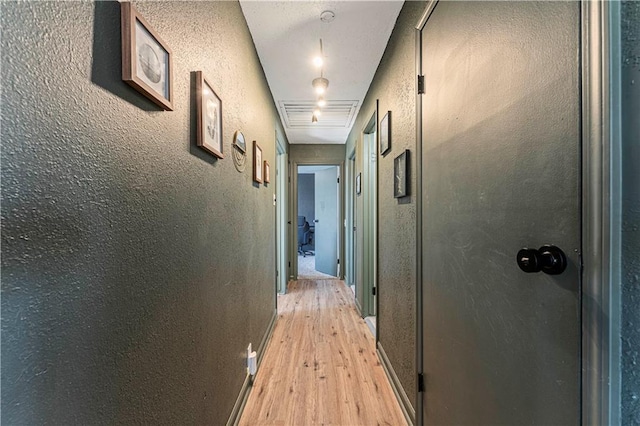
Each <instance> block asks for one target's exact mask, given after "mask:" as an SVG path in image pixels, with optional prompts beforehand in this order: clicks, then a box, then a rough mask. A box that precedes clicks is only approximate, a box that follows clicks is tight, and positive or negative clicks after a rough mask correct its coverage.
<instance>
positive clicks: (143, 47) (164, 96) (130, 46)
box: [120, 2, 173, 111]
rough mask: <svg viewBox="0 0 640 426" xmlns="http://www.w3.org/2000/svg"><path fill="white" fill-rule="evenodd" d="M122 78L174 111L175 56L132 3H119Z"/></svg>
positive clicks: (162, 105)
mask: <svg viewBox="0 0 640 426" xmlns="http://www.w3.org/2000/svg"><path fill="white" fill-rule="evenodd" d="M120 22H121V31H122V80H124V81H125V82H127V83H128V84H129V85H130V86H132V87H133V88H135V89H136V90H137V91H138V92H140V93H142V94H143V95H144V96H146V97H147V98H149V99H150V100H151V101H152V102H154V103H155V104H156V105H158V106H159V107H160V108H162V109H164V110H166V111H173V57H172V54H171V49H169V46H167V44H166V43H165V42H164V41H163V40H162V38H160V35H159V34H158V33H157V32H156V31H155V30H154V29H153V27H151V25H149V23H148V22H147V21H146V20H145V19H144V18H143V17H142V15H140V13H138V11H137V10H136V9H135V8H134V7H133V5H132V4H131V3H129V2H123V3H120Z"/></svg>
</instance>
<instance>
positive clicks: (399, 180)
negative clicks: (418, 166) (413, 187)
mask: <svg viewBox="0 0 640 426" xmlns="http://www.w3.org/2000/svg"><path fill="white" fill-rule="evenodd" d="M407 195H409V150H408V149H405V150H404V152H403V153H402V154H400V155H398V156H397V157H396V158H395V159H394V160H393V196H394V197H395V198H402V197H406V196H407Z"/></svg>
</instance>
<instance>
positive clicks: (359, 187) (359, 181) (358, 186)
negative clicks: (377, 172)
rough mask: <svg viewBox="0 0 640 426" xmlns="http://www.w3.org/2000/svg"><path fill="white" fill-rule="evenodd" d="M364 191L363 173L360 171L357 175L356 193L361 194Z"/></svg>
mask: <svg viewBox="0 0 640 426" xmlns="http://www.w3.org/2000/svg"><path fill="white" fill-rule="evenodd" d="M361 192H362V173H358V176H356V194H358V195H360V193H361Z"/></svg>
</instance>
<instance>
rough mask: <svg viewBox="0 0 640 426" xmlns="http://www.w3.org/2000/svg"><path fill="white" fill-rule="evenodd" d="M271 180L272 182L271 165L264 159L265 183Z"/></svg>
mask: <svg viewBox="0 0 640 426" xmlns="http://www.w3.org/2000/svg"><path fill="white" fill-rule="evenodd" d="M269 182H271V166H269V162H268V161H267V160H264V183H269Z"/></svg>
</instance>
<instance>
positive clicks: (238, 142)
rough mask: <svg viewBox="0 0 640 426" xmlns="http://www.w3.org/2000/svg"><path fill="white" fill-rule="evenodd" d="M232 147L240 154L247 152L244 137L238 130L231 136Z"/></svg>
mask: <svg viewBox="0 0 640 426" xmlns="http://www.w3.org/2000/svg"><path fill="white" fill-rule="evenodd" d="M233 145H234V146H235V147H236V148H238V149H239V150H240V151H242V153H245V152H247V143H246V142H245V140H244V135H243V134H242V132H241V131H240V130H236V132H235V133H234V134H233Z"/></svg>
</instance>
